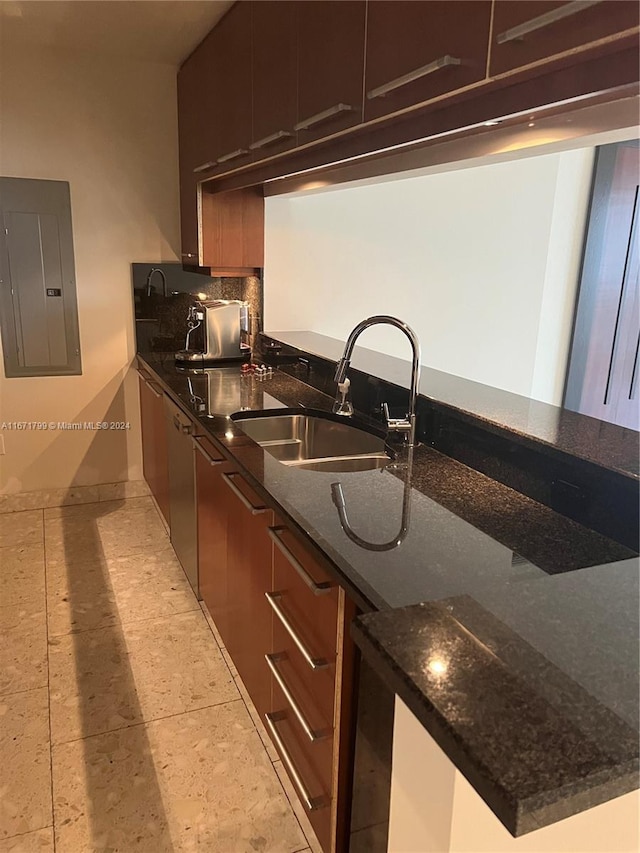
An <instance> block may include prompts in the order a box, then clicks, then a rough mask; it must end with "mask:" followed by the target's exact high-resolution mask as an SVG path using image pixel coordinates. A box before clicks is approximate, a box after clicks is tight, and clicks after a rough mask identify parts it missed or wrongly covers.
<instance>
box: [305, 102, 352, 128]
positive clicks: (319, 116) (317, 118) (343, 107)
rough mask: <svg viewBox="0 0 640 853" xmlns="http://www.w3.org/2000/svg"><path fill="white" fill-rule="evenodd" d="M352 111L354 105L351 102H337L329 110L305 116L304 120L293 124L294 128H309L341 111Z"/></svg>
mask: <svg viewBox="0 0 640 853" xmlns="http://www.w3.org/2000/svg"><path fill="white" fill-rule="evenodd" d="M350 112H353V107H352V106H350V105H349V104H336V105H335V106H333V107H329V109H328V110H322V112H321V113H316V114H315V115H313V116H309V118H303V119H302V121H299V122H298V124H296V125H294V126H293V129H294V130H307V128H309V127H313V125H314V124H320V122H322V121H326V120H327V119H330V118H333V117H334V116H337V115H340V113H350Z"/></svg>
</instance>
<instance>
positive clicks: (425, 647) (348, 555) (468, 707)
mask: <svg viewBox="0 0 640 853" xmlns="http://www.w3.org/2000/svg"><path fill="white" fill-rule="evenodd" d="M141 358H142V359H143V361H144V363H146V365H147V366H148V367H149V368H150V370H151V371H152V372H153V374H155V376H156V377H157V379H158V380H159V381H160V383H161V384H162V386H163V387H164V389H165V390H166V391H167V392H168V393H169V394H170V395H171V396H172V398H173V399H175V400H176V402H178V403H179V404H180V405H182V407H183V408H184V410H185V411H186V412H188V413H189V414H191V416H192V417H194V418H197V419H198V420H199V422H200V424H201V425H202V427H203V430H204V431H206V432H208V433H210V434H211V435H212V436H213V437H214V438H216V439H217V440H218V442H219V443H220V444H221V445H222V446H223V447H224V448H226V452H227V453H228V454H229V455H230V456H232V458H233V459H234V461H235V463H236V464H237V465H238V469H239V471H240V472H241V473H243V474H245V475H246V476H248V477H249V479H250V481H251V483H252V485H253V486H254V487H255V488H256V489H257V491H259V492H261V493H262V494H263V495H265V496H268V498H269V499H270V501H271V503H272V504H273V505H274V507H275V508H276V509H277V511H278V512H279V513H280V514H281V515H282V516H283V517H284V518H285V519H286V520H287V521H288V522H289V523H290V524H292V526H293V528H294V529H298V530H299V531H300V532H301V533H302V534H303V535H305V536H306V537H307V538H308V539H309V540H310V541H311V542H312V543H313V544H314V545H315V546H316V547H317V548H318V549H320V551H322V553H323V554H324V556H325V557H326V558H327V560H328V561H329V563H330V564H331V566H332V567H333V570H334V572H335V575H336V577H337V579H338V580H339V581H340V583H342V584H343V585H344V587H345V588H346V589H347V591H348V592H349V594H350V595H351V596H352V597H353V598H354V600H355V601H356V603H357V604H358V605H359V606H360V607H361V608H362V609H363V610H364V611H365V615H363V616H362V617H360V618H359V619H358V620H357V621H356V623H355V625H354V636H355V638H356V641H357V642H358V643H359V644H360V645H361V647H362V650H363V653H364V654H365V655H373V656H374V665H375V666H376V668H377V669H378V671H380V672H381V673H383V671H384V672H386V673H387V677H388V681H389V683H390V684H391V685H392V687H393V689H394V690H396V691H397V692H398V694H399V695H400V696H401V697H402V698H403V699H405V701H407V704H408V705H409V706H410V707H411V708H412V710H413V711H414V713H416V715H417V716H418V717H419V718H420V719H421V720H422V721H423V723H424V724H425V726H426V727H427V729H428V730H429V731H430V732H431V733H432V734H433V736H434V737H435V738H436V740H438V742H439V744H440V745H441V747H442V749H443V750H444V752H445V753H446V754H447V755H448V756H449V757H450V758H451V759H452V761H454V763H455V764H456V766H458V768H459V769H460V770H461V772H463V773H464V775H465V776H466V777H467V778H468V779H469V781H470V782H471V783H472V784H473V785H474V786H475V787H476V789H477V790H478V792H479V793H480V794H481V795H482V796H483V797H484V798H485V800H486V801H487V803H488V804H489V805H490V807H491V808H492V809H493V810H494V811H495V813H496V814H497V815H498V817H500V819H501V820H502V821H503V823H504V824H505V825H506V826H507V827H508V828H509V829H510V830H511V831H512V832H513V833H514V834H521V833H522V832H527V831H530V830H531V829H534V828H536V827H537V826H542V825H544V824H547V823H551V822H553V821H555V820H558V819H560V818H562V817H566V816H567V815H568V814H572V813H574V812H577V811H581V810H583V809H584V808H588V807H590V806H592V805H595V804H597V803H599V802H602V801H604V800H607V799H610V798H612V797H615V796H618V795H619V794H621V793H624V792H625V791H627V790H630V789H631V788H633V787H637V782H638V777H637V761H638V704H639V703H638V695H639V689H638V634H639V621H640V620H639V615H638V560H637V558H636V557H635V556H634V553H633V552H631V551H629V549H627V548H624V547H623V546H621V545H619V544H618V543H616V542H613V541H612V540H610V539H607V538H606V537H604V536H602V535H600V534H598V533H595V532H593V531H591V530H588V529H587V528H585V527H582V526H581V525H580V524H578V523H576V522H574V521H571V520H570V519H567V518H565V517H564V516H562V515H559V514H558V513H556V512H554V511H553V510H551V509H549V508H548V507H545V506H543V505H542V504H539V503H536V502H535V501H533V500H531V499H530V498H527V497H525V496H523V495H522V494H520V493H518V492H516V491H514V490H512V489H509V488H507V487H506V486H503V485H501V484H499V483H496V482H495V481H494V480H491V479H489V478H488V477H486V476H484V475H482V474H480V473H478V472H477V471H474V470H472V469H470V468H468V467H466V466H465V465H463V464H461V463H460V462H457V461H455V460H453V459H450V458H449V457H447V456H444V455H442V454H440V453H438V452H437V451H435V450H433V449H432V448H429V447H422V446H421V447H418V448H416V451H415V454H414V459H413V465H412V467H411V477H410V481H409V482H407V469H406V467H403V466H402V465H398V466H389V467H387V468H385V469H381V470H373V471H365V472H359V473H340V474H336V473H327V472H322V471H309V470H301V469H295V468H289V467H287V466H284V465H282V464H281V463H279V462H278V461H277V460H276V459H274V458H273V457H272V456H271V455H270V454H269V453H268V452H266V451H265V450H263V449H262V448H260V447H258V446H257V445H256V444H255V443H254V442H252V441H251V440H250V439H248V438H247V437H246V436H245V435H244V433H242V431H241V430H240V429H239V427H238V425H237V424H236V423H235V422H234V421H233V420H231V419H230V417H229V415H230V414H232V413H233V412H236V411H238V410H239V409H241V408H245V409H253V410H259V409H269V408H279V407H299V406H301V405H302V406H306V407H309V408H316V409H323V410H328V409H330V406H331V403H332V400H331V399H330V398H328V397H327V396H326V395H324V394H322V393H320V392H319V391H316V390H314V389H313V388H311V387H309V386H308V385H306V384H304V383H303V382H301V381H299V380H297V379H295V378H293V377H291V376H289V375H286V374H284V373H281V372H280V371H275V373H274V376H273V378H270V379H266V380H263V381H260V380H258V379H256V378H242V377H241V376H240V369H239V366H235V367H226V368H222V369H214V370H211V371H206V372H204V373H202V374H200V375H198V374H196V373H193V374H186V373H183V372H181V371H178V370H177V369H176V367H175V364H174V361H173V356H172V354H162V353H153V354H146V355H143V356H141ZM399 461H400V462H403V461H404V460H403V459H400V460H399ZM338 481H339V482H340V483H341V485H342V488H343V491H344V496H345V500H346V502H347V507H348V512H349V519H350V523H351V525H352V527H353V529H354V530H356V531H357V533H358V536H359V537H361V539H363V540H367V541H371V542H375V543H380V542H385V541H387V540H389V539H392V538H394V537H395V536H397V534H398V531H399V530H400V528H401V524H402V509H403V504H404V505H406V506H408V509H409V514H410V515H409V526H408V532H407V533H406V536H405V537H404V539H403V541H402V542H401V544H400V545H398V547H396V548H394V549H392V550H389V551H384V552H378V551H370V550H367V549H365V548H363V547H361V546H360V545H358V544H357V543H356V542H353V541H351V539H350V538H349V537H348V536H347V535H346V533H345V531H344V530H343V528H342V527H341V524H340V520H339V518H338V514H337V510H336V507H335V505H334V504H333V501H332V497H331V485H332V483H335V482H338ZM416 605H417V606H416ZM434 644H436V645H437V647H438V648H440V647H441V648H442V650H443V653H445V652H446V653H447V654H448V655H449V662H448V665H447V676H446V678H445V679H440V680H439V681H437V682H434V681H433V679H431V678H430V677H429V675H428V673H427V674H425V673H424V672H423V670H424V661H425V655H426V656H427V657H428V655H429V654H430V653H431V652H433V650H434V649H435V648H436V646H435V645H434ZM501 703H502V704H501ZM488 721H491V723H489V722H488ZM515 746H517V747H518V749H515ZM527 750H529V751H527ZM543 753H544V761H543V760H542V759H541V760H540V761H539V762H538V761H537V760H534V757H535V756H536V755H540V756H542V754H543ZM525 754H526V755H529V756H531V760H530V761H527V762H524V763H522V761H521V756H522V755H525Z"/></svg>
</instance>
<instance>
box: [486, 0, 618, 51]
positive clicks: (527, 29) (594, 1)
mask: <svg viewBox="0 0 640 853" xmlns="http://www.w3.org/2000/svg"><path fill="white" fill-rule="evenodd" d="M601 2H602V0H574V2H573V3H566V4H565V5H564V6H560V7H558V8H557V9H552V10H551V12H546V13H545V14H544V15H538V16H537V17H536V18H531V19H530V20H528V21H525V22H524V23H523V24H518V26H517V27H511V29H510V30H505V31H504V32H503V33H499V34H498V35H497V36H496V41H497V42H498V44H504V43H505V42H507V41H516V39H521V38H522V37H523V36H526V35H529V33H535V32H536V30H541V29H543V28H544V27H548V26H549V25H550V24H555V23H556V21H561V20H562V19H563V18H568V17H569V16H570V15H577V14H578V12H582V11H583V10H584V9H588V8H589V7H590V6H597V5H598V3H601Z"/></svg>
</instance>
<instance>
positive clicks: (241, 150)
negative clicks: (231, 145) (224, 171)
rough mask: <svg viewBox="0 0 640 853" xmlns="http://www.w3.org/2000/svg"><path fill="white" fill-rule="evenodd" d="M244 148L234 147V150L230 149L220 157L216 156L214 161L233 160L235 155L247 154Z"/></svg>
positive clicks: (224, 161)
mask: <svg viewBox="0 0 640 853" xmlns="http://www.w3.org/2000/svg"><path fill="white" fill-rule="evenodd" d="M248 153H249V152H248V151H247V149H246V148H236V150H235V151H230V152H229V153H228V154H223V155H222V157H218V159H217V160H216V163H226V162H227V161H228V160H235V159H236V157H242V155H243V154H248Z"/></svg>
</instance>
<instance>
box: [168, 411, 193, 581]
mask: <svg viewBox="0 0 640 853" xmlns="http://www.w3.org/2000/svg"><path fill="white" fill-rule="evenodd" d="M164 401H165V414H166V428H167V447H168V455H169V507H170V518H171V544H172V545H173V549H174V551H175V552H176V555H177V557H178V559H179V560H180V563H181V565H182V568H183V569H184V573H185V574H186V576H187V578H188V579H189V583H190V584H191V586H192V588H193V591H194V592H195V594H196V595H197V597H198V598H200V591H199V588H198V529H197V523H198V522H197V513H196V481H195V459H194V452H193V441H192V436H193V435H194V434H195V429H194V426H193V424H192V423H191V421H190V420H189V419H188V418H187V417H186V416H185V415H183V414H182V412H181V411H180V409H179V408H178V407H177V406H176V405H175V404H174V403H173V402H172V401H171V400H170V399H169V398H168V397H167V396H166V395H165V398H164Z"/></svg>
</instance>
